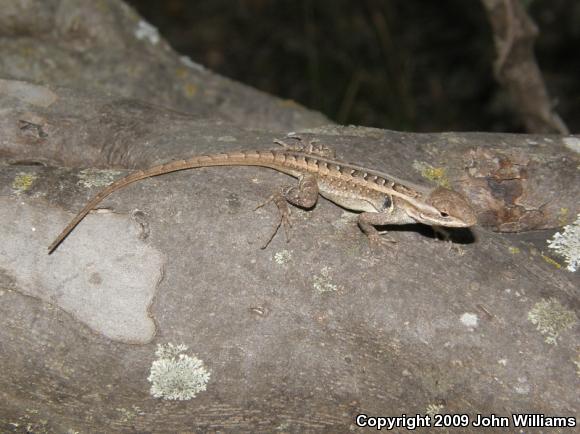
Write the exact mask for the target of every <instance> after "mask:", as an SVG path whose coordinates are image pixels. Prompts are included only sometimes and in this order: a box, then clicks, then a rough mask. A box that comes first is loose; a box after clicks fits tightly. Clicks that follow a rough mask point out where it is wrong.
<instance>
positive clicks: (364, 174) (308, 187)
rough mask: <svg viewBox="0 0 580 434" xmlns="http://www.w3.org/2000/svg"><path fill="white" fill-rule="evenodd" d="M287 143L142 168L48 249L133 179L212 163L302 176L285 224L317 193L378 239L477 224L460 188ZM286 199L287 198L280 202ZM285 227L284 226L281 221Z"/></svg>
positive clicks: (289, 197) (290, 192)
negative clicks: (385, 233)
mask: <svg viewBox="0 0 580 434" xmlns="http://www.w3.org/2000/svg"><path fill="white" fill-rule="evenodd" d="M279 143H280V144H283V145H284V146H285V148H284V149H280V150H264V151H240V152H228V153H222V154H213V155H201V156H196V157H192V158H189V159H187V160H180V161H172V162H169V163H165V164H161V165H159V166H155V167H151V168H149V169H146V170H139V171H137V172H134V173H132V174H130V175H128V176H126V177H124V178H121V179H119V180H117V181H115V182H113V183H112V184H111V185H109V186H108V187H106V188H105V189H103V190H102V191H101V192H99V193H98V194H97V195H96V196H95V197H94V198H93V199H91V200H90V201H89V203H87V204H86V205H85V207H84V208H83V209H82V210H81V211H79V213H78V214H77V215H76V216H75V217H74V218H73V219H72V221H71V222H70V223H69V224H68V225H67V226H66V227H65V228H64V229H63V231H62V232H61V233H60V235H59V236H58V237H56V239H55V240H54V241H53V242H52V244H50V246H49V247H48V252H49V253H52V252H53V251H54V250H55V249H56V248H57V247H58V246H59V244H60V243H61V242H62V241H63V240H64V239H65V238H66V237H67V236H68V235H69V234H70V232H71V231H72V230H73V229H74V228H75V227H76V226H77V225H78V224H79V223H80V222H81V221H82V219H83V218H84V217H85V216H86V215H87V214H88V213H89V212H90V211H91V210H93V209H94V208H95V207H96V206H97V205H98V204H99V203H100V202H101V201H102V200H103V199H105V198H106V197H107V196H109V195H110V194H111V193H113V192H115V191H117V190H120V189H121V188H123V187H125V186H127V185H129V184H132V183H133V182H136V181H140V180H142V179H146V178H150V177H153V176H159V175H163V174H165V173H170V172H176V171H179V170H186V169H194V168H202V167H213V166H260V167H267V168H270V169H274V170H276V171H279V172H283V173H286V174H288V175H290V176H293V177H295V178H298V179H299V184H298V186H297V187H291V188H290V187H288V188H285V189H284V190H283V191H282V192H281V193H278V194H277V195H274V196H275V197H274V196H273V198H272V199H275V200H274V202H275V203H276V205H277V206H278V208H279V209H280V211H281V213H282V216H281V219H280V222H281V223H286V222H287V216H288V210H287V206H286V201H288V202H290V203H292V204H294V205H297V206H300V207H303V208H310V207H312V206H314V205H315V204H316V200H317V198H318V194H321V195H322V196H324V197H326V198H327V199H329V200H331V201H332V202H334V203H335V204H337V205H340V206H342V207H344V208H347V209H350V210H353V211H360V212H361V214H360V215H359V221H358V223H359V226H360V227H361V229H362V230H363V232H365V234H367V235H368V236H369V238H371V240H377V235H378V232H377V230H376V229H375V228H374V226H375V225H386V224H406V223H414V222H417V223H424V224H427V225H434V226H443V227H469V226H473V225H475V224H476V221H477V220H476V217H475V213H474V212H473V210H472V208H471V206H470V205H469V203H468V202H467V201H466V200H465V199H464V198H463V197H462V196H461V195H460V194H459V193H457V192H455V191H452V190H448V189H445V188H441V187H439V188H435V189H433V190H431V191H430V190H428V189H425V188H422V187H418V186H412V185H411V184H410V183H406V182H402V181H399V180H395V179H394V178H393V177H390V176H389V175H387V174H385V173H381V172H377V171H375V170H371V169H366V168H364V167H359V166H355V165H352V164H348V163H343V162H340V161H336V160H332V159H329V158H327V156H328V152H326V151H328V150H327V149H322V148H313V147H312V145H310V147H309V148H308V149H305V148H304V147H300V148H292V147H288V146H287V145H285V144H284V143H282V142H279ZM280 197H283V198H284V199H285V201H280V200H278V199H280ZM278 226H280V224H278Z"/></svg>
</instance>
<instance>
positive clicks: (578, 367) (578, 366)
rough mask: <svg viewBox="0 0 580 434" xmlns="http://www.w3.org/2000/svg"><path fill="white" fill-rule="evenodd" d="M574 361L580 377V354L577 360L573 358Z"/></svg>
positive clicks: (577, 374)
mask: <svg viewBox="0 0 580 434" xmlns="http://www.w3.org/2000/svg"><path fill="white" fill-rule="evenodd" d="M572 363H574V365H575V366H576V376H578V377H579V378H580V354H578V357H576V360H572Z"/></svg>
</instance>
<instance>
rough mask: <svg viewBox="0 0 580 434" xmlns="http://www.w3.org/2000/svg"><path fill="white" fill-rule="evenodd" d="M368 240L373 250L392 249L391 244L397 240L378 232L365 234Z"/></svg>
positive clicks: (394, 243)
mask: <svg viewBox="0 0 580 434" xmlns="http://www.w3.org/2000/svg"><path fill="white" fill-rule="evenodd" d="M367 237H368V240H369V247H370V248H371V250H373V251H375V252H376V251H384V250H388V251H393V250H394V249H393V245H396V244H397V241H396V240H394V239H392V238H391V237H389V236H388V235H384V234H380V233H379V232H376V233H371V234H368V235H367Z"/></svg>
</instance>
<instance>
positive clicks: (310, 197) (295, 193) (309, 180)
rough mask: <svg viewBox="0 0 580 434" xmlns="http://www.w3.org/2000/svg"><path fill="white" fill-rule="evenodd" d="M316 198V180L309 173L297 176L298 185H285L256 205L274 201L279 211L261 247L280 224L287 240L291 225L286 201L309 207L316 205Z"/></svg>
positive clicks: (273, 234) (264, 246)
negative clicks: (275, 221) (276, 220)
mask: <svg viewBox="0 0 580 434" xmlns="http://www.w3.org/2000/svg"><path fill="white" fill-rule="evenodd" d="M317 200H318V182H317V181H316V177H315V176H314V175H311V174H305V175H303V176H301V177H300V178H299V181H298V185H294V186H285V187H282V188H281V189H280V191H277V192H276V193H274V194H272V196H270V197H269V198H268V199H267V200H266V201H265V202H264V203H262V204H260V205H258V207H256V209H258V208H261V207H263V206H264V205H266V204H268V203H270V202H274V205H276V207H277V208H278V212H279V213H280V218H279V219H278V222H277V224H276V226H275V227H274V230H273V231H272V234H271V235H270V237H269V238H268V240H267V241H266V244H264V245H263V246H262V249H265V248H266V247H268V245H269V244H270V242H271V241H272V239H274V236H276V233H277V232H278V229H280V226H283V227H284V232H285V234H286V240H287V241H288V240H289V234H288V228H289V227H290V226H292V224H291V223H290V208H288V203H291V204H292V205H295V206H297V207H300V208H304V209H309V208H312V207H313V206H314V205H316V201H317Z"/></svg>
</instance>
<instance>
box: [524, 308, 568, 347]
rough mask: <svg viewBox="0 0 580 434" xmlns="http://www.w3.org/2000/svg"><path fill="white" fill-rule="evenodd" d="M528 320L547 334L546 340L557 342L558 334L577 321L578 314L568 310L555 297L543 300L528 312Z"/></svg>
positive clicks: (547, 341) (550, 342) (554, 343)
mask: <svg viewBox="0 0 580 434" xmlns="http://www.w3.org/2000/svg"><path fill="white" fill-rule="evenodd" d="M528 320H530V321H531V323H532V324H534V325H535V326H536V329H537V330H538V331H539V332H540V333H541V334H543V335H544V336H546V338H545V342H546V343H548V344H551V345H556V344H557V339H558V336H560V333H562V332H563V331H564V330H567V329H569V328H570V327H572V326H573V325H574V324H575V323H576V314H575V313H574V312H572V311H570V310H567V309H566V308H565V307H564V306H562V305H561V304H560V302H559V301H558V300H556V299H554V298H550V299H548V300H542V301H540V302H538V303H536V304H535V305H534V307H533V308H532V310H530V311H529V312H528Z"/></svg>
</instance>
